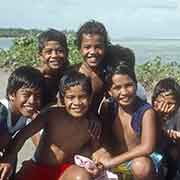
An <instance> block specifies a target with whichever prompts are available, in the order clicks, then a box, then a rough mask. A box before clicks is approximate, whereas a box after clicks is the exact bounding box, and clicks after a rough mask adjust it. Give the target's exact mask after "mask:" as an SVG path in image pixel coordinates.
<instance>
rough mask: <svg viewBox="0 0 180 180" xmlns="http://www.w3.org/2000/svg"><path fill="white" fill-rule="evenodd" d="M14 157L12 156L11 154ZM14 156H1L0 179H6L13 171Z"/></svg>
mask: <svg viewBox="0 0 180 180" xmlns="http://www.w3.org/2000/svg"><path fill="white" fill-rule="evenodd" d="M12 157H14V156H12ZM14 160H15V158H11V156H9V157H8V158H2V159H1V161H0V180H7V179H9V177H10V176H11V175H12V173H13V169H14V166H13V164H14Z"/></svg>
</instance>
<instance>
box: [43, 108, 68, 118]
mask: <svg viewBox="0 0 180 180" xmlns="http://www.w3.org/2000/svg"><path fill="white" fill-rule="evenodd" d="M66 114H67V113H66V111H65V109H64V107H60V106H58V105H52V106H49V107H47V108H45V109H44V110H43V111H42V112H41V116H43V117H44V118H46V119H51V120H52V119H57V118H61V117H65V116H66Z"/></svg>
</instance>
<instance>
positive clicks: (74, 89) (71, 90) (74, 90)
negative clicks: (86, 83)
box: [65, 84, 87, 94]
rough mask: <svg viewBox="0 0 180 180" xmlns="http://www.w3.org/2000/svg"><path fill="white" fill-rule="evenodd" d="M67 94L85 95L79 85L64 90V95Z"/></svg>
mask: <svg viewBox="0 0 180 180" xmlns="http://www.w3.org/2000/svg"><path fill="white" fill-rule="evenodd" d="M67 93H77V94H81V93H83V94H87V93H86V91H85V89H84V88H83V86H82V85H81V84H79V85H74V86H70V87H69V88H67V89H65V94H67Z"/></svg>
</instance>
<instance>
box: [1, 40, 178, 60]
mask: <svg viewBox="0 0 180 180" xmlns="http://www.w3.org/2000/svg"><path fill="white" fill-rule="evenodd" d="M113 43H114V44H119V45H121V46H124V47H129V48H131V49H132V50H133V51H134V52H135V56H136V63H137V64H142V63H144V62H146V61H147V60H150V59H154V58H155V57H156V56H159V57H161V59H162V62H163V63H167V62H173V61H176V62H179V63H180V39H168V40H167V39H146V40H114V41H113ZM11 45H12V38H0V48H2V49H8V48H9V47H10V46H11Z"/></svg>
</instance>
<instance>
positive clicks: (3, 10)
mask: <svg viewBox="0 0 180 180" xmlns="http://www.w3.org/2000/svg"><path fill="white" fill-rule="evenodd" d="M91 19H95V20H97V21H100V22H102V23H103V24H104V25H105V27H106V28H107V31H108V33H109V36H110V38H114V39H119V38H180V0H0V28H15V27H18V28H38V29H43V30H44V29H47V28H56V29H59V30H64V29H67V30H75V31H77V29H78V28H79V27H80V25H82V24H83V23H84V22H86V21H88V20H91Z"/></svg>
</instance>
